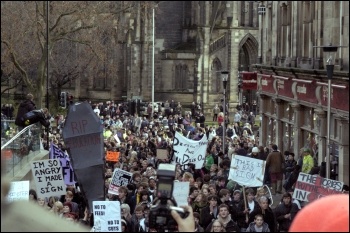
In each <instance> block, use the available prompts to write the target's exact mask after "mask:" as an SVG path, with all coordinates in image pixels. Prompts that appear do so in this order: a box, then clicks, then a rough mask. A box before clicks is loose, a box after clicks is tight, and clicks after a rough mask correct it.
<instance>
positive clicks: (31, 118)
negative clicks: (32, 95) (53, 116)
mask: <svg viewBox="0 0 350 233" xmlns="http://www.w3.org/2000/svg"><path fill="white" fill-rule="evenodd" d="M49 118H50V117H49V111H48V109H47V108H42V109H38V110H32V111H30V112H27V113H26V114H24V115H23V116H22V117H21V119H20V121H19V122H20V123H19V125H20V126H23V127H26V126H28V125H32V124H35V123H37V122H40V123H41V125H43V126H44V127H46V128H47V127H49V126H50V121H49Z"/></svg>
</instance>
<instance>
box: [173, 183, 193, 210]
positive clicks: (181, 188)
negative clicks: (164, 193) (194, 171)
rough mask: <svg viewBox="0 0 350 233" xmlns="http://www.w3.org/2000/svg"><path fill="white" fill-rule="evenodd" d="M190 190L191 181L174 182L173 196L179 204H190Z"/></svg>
mask: <svg viewBox="0 0 350 233" xmlns="http://www.w3.org/2000/svg"><path fill="white" fill-rule="evenodd" d="M189 192H190V182H176V181H175V182H174V189H173V197H174V199H175V201H176V203H177V206H182V205H186V206H187V205H188V200H187V198H188V195H189Z"/></svg>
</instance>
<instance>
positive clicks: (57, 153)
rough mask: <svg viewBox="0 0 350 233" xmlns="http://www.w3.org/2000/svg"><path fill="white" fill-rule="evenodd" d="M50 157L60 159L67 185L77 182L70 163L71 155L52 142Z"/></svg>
mask: <svg viewBox="0 0 350 233" xmlns="http://www.w3.org/2000/svg"><path fill="white" fill-rule="evenodd" d="M49 158H50V159H59V160H60V164H61V167H62V174H63V178H64V183H65V184H66V185H74V184H75V181H74V171H73V167H72V164H71V163H70V158H69V155H68V154H67V153H66V152H64V151H63V150H61V149H60V148H59V147H58V146H56V145H55V144H53V143H51V146H50V152H49Z"/></svg>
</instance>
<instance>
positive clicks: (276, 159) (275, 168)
mask: <svg viewBox="0 0 350 233" xmlns="http://www.w3.org/2000/svg"><path fill="white" fill-rule="evenodd" d="M283 166H284V157H283V155H282V153H281V152H279V151H272V152H271V153H270V154H269V155H268V156H267V159H266V167H267V168H269V170H270V173H279V172H283ZM270 230H272V229H270Z"/></svg>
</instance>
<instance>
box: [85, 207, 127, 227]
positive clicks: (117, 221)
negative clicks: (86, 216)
mask: <svg viewBox="0 0 350 233" xmlns="http://www.w3.org/2000/svg"><path fill="white" fill-rule="evenodd" d="M92 206H93V212H92V213H93V215H94V231H95V232H122V228H121V214H120V202H119V201H93V202H92Z"/></svg>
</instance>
